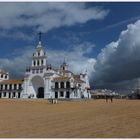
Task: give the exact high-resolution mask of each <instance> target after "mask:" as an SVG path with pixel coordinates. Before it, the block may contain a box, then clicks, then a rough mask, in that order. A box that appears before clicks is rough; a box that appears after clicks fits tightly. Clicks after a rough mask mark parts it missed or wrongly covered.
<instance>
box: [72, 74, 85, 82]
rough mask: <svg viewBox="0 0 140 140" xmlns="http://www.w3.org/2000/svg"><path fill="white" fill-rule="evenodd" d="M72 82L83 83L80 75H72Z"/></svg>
mask: <svg viewBox="0 0 140 140" xmlns="http://www.w3.org/2000/svg"><path fill="white" fill-rule="evenodd" d="M73 77H74V80H75V81H76V82H78V83H85V82H84V81H83V80H81V79H80V75H74V76H73Z"/></svg>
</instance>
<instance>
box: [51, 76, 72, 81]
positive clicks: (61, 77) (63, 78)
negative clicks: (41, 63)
mask: <svg viewBox="0 0 140 140" xmlns="http://www.w3.org/2000/svg"><path fill="white" fill-rule="evenodd" d="M69 79H70V78H69V77H65V76H60V77H55V78H53V80H55V81H66V80H69Z"/></svg>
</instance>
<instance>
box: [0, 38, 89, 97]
mask: <svg viewBox="0 0 140 140" xmlns="http://www.w3.org/2000/svg"><path fill="white" fill-rule="evenodd" d="M7 77H9V75H8V76H7ZM8 81H9V80H8V79H6V78H5V79H1V82H0V85H1V86H2V87H1V86H0V94H2V96H1V97H4V98H6V97H7V98H11V97H15V98H16V97H17V98H45V99H48V98H61V99H65V98H91V95H90V85H89V80H88V75H87V72H85V73H82V74H79V75H75V74H74V73H72V72H71V71H69V69H68V65H67V64H66V62H65V61H64V62H63V64H62V65H61V66H60V67H59V68H58V69H56V68H53V66H52V65H51V64H48V62H47V55H46V52H45V50H44V47H43V46H42V44H41V41H40V40H39V43H38V45H37V47H36V49H35V52H33V55H32V61H31V66H30V67H28V68H27V69H26V73H25V77H24V79H23V80H15V81H14V80H13V84H14V86H15V87H19V89H13V90H12V89H11V91H10V89H9V88H8V87H9V85H10V84H12V80H11V81H9V82H8ZM6 84H8V85H7V88H8V89H7V88H6V89H5V88H4V87H3V85H6ZM16 84H17V85H16ZM18 84H19V85H18ZM14 90H15V91H14ZM5 94H6V95H5ZM9 94H10V95H9ZM11 94H12V96H11Z"/></svg>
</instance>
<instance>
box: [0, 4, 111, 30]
mask: <svg viewBox="0 0 140 140" xmlns="http://www.w3.org/2000/svg"><path fill="white" fill-rule="evenodd" d="M108 12H109V11H108V10H104V9H102V8H100V7H90V8H88V7H86V3H68V2H66V3H64V2H61V3H54V2H53V3H50V2H45V3H26V2H24V3H16V2H15V3H10V2H9V3H2V2H1V3H0V21H1V22H0V29H6V30H11V29H13V28H18V29H20V28H22V27H34V28H36V29H37V30H41V31H43V32H46V31H48V30H51V29H54V28H58V27H62V26H71V25H75V24H77V23H86V22H87V21H89V20H101V19H104V18H105V17H106V16H107V14H108Z"/></svg>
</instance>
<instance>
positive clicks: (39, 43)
mask: <svg viewBox="0 0 140 140" xmlns="http://www.w3.org/2000/svg"><path fill="white" fill-rule="evenodd" d="M42 34H43V33H42V32H38V33H37V35H38V40H39V42H38V45H37V48H42V45H41V37H42Z"/></svg>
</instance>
